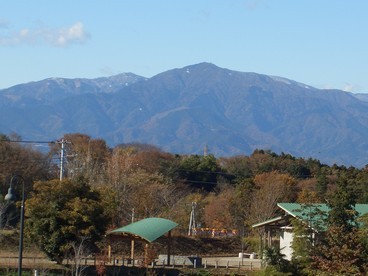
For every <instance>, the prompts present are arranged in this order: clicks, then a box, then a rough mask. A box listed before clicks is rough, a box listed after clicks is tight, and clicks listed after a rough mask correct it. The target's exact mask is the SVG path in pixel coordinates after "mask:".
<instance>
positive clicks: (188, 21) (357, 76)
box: [0, 0, 368, 93]
mask: <svg viewBox="0 0 368 276" xmlns="http://www.w3.org/2000/svg"><path fill="white" fill-rule="evenodd" d="M0 3H1V9H0V89H3V88H7V87H10V86H13V85H16V84H20V83H26V82H30V81H38V80H42V79H46V78H50V77H61V78H97V77H103V76H111V75H115V74H119V73H127V72H131V73H134V74H137V75H140V76H144V77H152V76H154V75H156V74H159V73H162V72H164V71H167V70H170V69H174V68H182V67H185V66H188V65H193V64H197V63H201V62H210V63H213V64H215V65H217V66H219V67H222V68H227V69H231V70H235V71H241V72H256V73H260V74H267V75H274V76H280V77H284V78H288V79H292V80H295V81H298V82H301V83H305V84H307V85H310V86H314V87H317V88H328V89H330V88H331V89H332V88H334V89H342V90H345V91H349V92H354V93H367V92H368V74H367V73H368V16H367V11H368V1H366V0H334V1H331V0H297V1H296V0H186V1H179V0H165V1H164V0H130V1H128V0H105V1H102V0H63V1H50V0H35V1H29V0H11V1H5V0H0Z"/></svg>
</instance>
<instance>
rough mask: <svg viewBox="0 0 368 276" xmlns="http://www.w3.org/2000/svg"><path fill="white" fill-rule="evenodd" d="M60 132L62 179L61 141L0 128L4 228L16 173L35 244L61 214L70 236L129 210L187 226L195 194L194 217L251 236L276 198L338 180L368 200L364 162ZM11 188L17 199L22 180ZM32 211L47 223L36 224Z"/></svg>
mask: <svg viewBox="0 0 368 276" xmlns="http://www.w3.org/2000/svg"><path fill="white" fill-rule="evenodd" d="M63 139H64V140H65V141H67V143H66V144H65V162H64V166H65V173H64V179H63V181H62V182H60V181H59V172H60V169H59V164H60V150H61V144H60V143H53V144H50V145H48V146H49V151H48V152H47V153H43V152H41V151H38V150H37V149H36V147H35V145H36V144H29V143H23V142H22V139H21V137H18V136H15V135H14V136H6V135H2V136H1V142H0V164H1V166H0V183H1V189H0V193H1V197H0V206H1V208H0V212H1V213H0V214H1V228H5V227H11V226H15V225H16V224H17V222H18V219H17V218H18V217H17V216H16V215H14V214H16V213H17V209H12V210H10V211H11V212H10V211H9V209H8V208H7V207H8V205H7V204H8V203H6V202H5V201H4V200H3V198H4V195H5V194H6V192H7V190H8V187H9V182H10V179H11V177H12V176H14V175H20V176H22V177H23V179H24V183H25V188H26V198H27V201H26V206H28V207H27V208H26V220H27V221H28V224H27V225H26V227H28V230H27V232H28V233H30V234H29V236H30V239H31V240H33V241H34V242H35V243H36V244H39V245H40V246H41V248H43V247H42V244H43V242H44V241H43V240H42V239H40V238H39V236H38V235H40V233H41V232H42V231H50V230H45V229H49V225H54V224H55V223H61V224H62V223H64V224H67V225H68V227H66V228H65V229H64V228H62V227H63V225H54V226H55V229H64V230H63V231H64V232H63V233H64V234H65V231H70V233H72V234H73V235H71V234H70V235H69V236H68V238H69V239H70V237H71V236H72V237H73V238H74V239H78V238H80V237H82V236H89V237H91V236H93V237H95V238H96V239H95V240H96V241H97V240H98V239H99V238H101V237H102V235H103V233H104V231H107V230H109V229H114V228H116V227H120V226H123V225H127V224H129V223H130V222H131V221H132V214H133V213H132V210H134V219H135V220H139V219H143V218H147V217H164V218H168V219H171V220H173V221H175V222H177V223H178V224H179V229H178V231H177V232H178V234H184V235H185V234H186V232H187V229H188V224H189V219H190V212H191V210H192V203H193V202H195V204H196V213H195V215H196V218H195V220H196V223H197V225H196V226H200V227H208V228H216V229H237V230H238V233H244V236H245V237H247V236H252V229H251V225H252V224H254V223H257V222H260V221H265V220H267V219H270V218H273V217H275V216H276V215H278V212H279V211H278V209H277V207H276V204H277V203H278V202H300V203H316V202H324V203H325V202H327V201H328V199H330V198H332V197H333V196H334V194H335V191H336V190H337V189H338V188H339V185H340V186H341V185H342V184H341V183H343V185H345V187H347V188H348V189H349V190H350V191H351V195H352V196H353V197H354V200H355V202H356V203H367V202H368V185H367V183H368V172H367V170H366V169H365V168H363V169H357V168H354V167H349V168H347V167H344V166H337V165H333V166H328V165H324V164H321V163H320V162H319V161H318V160H315V159H302V158H295V157H293V156H291V155H289V154H283V153H281V154H276V153H273V152H270V151H264V150H262V149H259V150H255V151H254V152H253V153H252V154H251V155H249V156H245V155H239V156H232V157H228V158H215V157H214V156H213V155H177V154H175V155H174V154H170V153H167V152H164V151H162V150H160V149H159V148H157V147H154V146H151V145H146V144H121V145H118V146H116V147H114V148H109V147H108V146H107V144H106V142H105V141H104V140H101V139H93V138H91V137H89V136H87V135H84V134H80V133H74V134H66V135H64V137H63ZM13 184H15V183H13ZM13 188H14V189H15V192H16V195H17V196H18V199H19V196H20V192H21V186H19V185H15V186H14V187H13ZM76 198H77V199H78V200H77V199H76ZM68 200H69V201H68ZM54 203H55V204H54ZM52 206H63V209H62V212H61V213H62V214H61V216H63V217H61V218H60V220H55V221H54V222H51V220H53V219H54V217H53V212H51V211H50V210H51V209H52V208H54V207H52ZM55 208H56V207H55ZM55 210H57V209H55ZM18 211H19V210H18ZM56 214H57V215H60V214H59V213H58V212H56V211H55V213H54V215H56ZM37 216H40V217H43V219H44V220H43V223H45V224H43V225H40V224H39V219H37V218H38V217H37ZM66 218H68V219H66ZM71 218H73V219H71ZM82 218H83V219H82ZM86 218H89V219H86ZM92 218H93V219H92ZM47 219H49V220H50V221H47ZM96 219H98V223H97V224H98V227H97V226H96ZM45 220H46V221H45ZM53 223H54V224H53ZM45 225H46V226H45ZM43 227H44V228H43ZM83 227H86V228H83ZM42 229H44V230H42ZM76 229H78V231H77V230H76ZM83 229H84V230H83ZM40 231H41V232H40ZM55 231H56V230H55ZM68 233H69V232H68ZM51 234H52V233H51ZM42 235H44V233H43V234H42ZM50 239H51V238H50ZM59 242H60V241H59ZM48 246H49V247H50V244H49V245H48ZM246 246H248V247H251V246H252V244H251V243H249V244H246ZM44 248H46V247H44ZM63 248H64V249H63ZM45 250H46V249H45ZM62 250H67V247H60V252H63V251H62ZM253 250H254V249H253ZM60 252H59V253H57V254H56V255H55V252H48V254H49V256H50V258H53V259H55V260H58V258H59V257H60V256H64V255H63V254H64V253H63V254H61V253H60ZM53 254H54V255H53Z"/></svg>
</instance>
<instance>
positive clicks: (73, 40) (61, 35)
mask: <svg viewBox="0 0 368 276" xmlns="http://www.w3.org/2000/svg"><path fill="white" fill-rule="evenodd" d="M89 37H90V35H89V33H88V32H86V31H85V29H84V26H83V24H82V23H81V22H76V23H75V24H74V25H72V26H70V27H67V28H59V29H47V28H38V29H27V28H24V29H21V30H19V31H16V32H14V31H13V32H11V31H9V32H8V33H7V34H5V35H4V34H0V46H14V45H19V44H36V43H42V42H46V43H48V44H50V45H53V46H56V47H67V46H69V45H71V44H82V43H84V42H86V41H87V40H88V39H89Z"/></svg>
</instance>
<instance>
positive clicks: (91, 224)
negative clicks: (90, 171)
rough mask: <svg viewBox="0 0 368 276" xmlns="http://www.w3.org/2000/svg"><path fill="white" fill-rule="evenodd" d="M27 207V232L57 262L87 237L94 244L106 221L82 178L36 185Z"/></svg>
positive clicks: (98, 204) (96, 196) (95, 193)
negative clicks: (73, 245)
mask: <svg viewBox="0 0 368 276" xmlns="http://www.w3.org/2000/svg"><path fill="white" fill-rule="evenodd" d="M26 206H27V207H26V229H27V230H26V233H28V235H29V236H30V239H31V240H32V241H33V242H35V243H36V244H37V245H38V246H39V248H40V249H41V250H42V251H43V252H44V253H45V254H46V255H47V256H48V257H49V258H50V259H51V260H54V261H57V262H58V263H61V262H62V260H63V258H64V256H65V255H66V254H70V253H71V251H72V250H71V246H70V245H71V244H72V243H73V242H81V240H82V239H83V238H85V237H88V238H89V239H88V241H89V242H90V244H91V245H93V243H94V242H96V241H97V240H99V239H100V238H101V237H102V235H103V234H104V232H105V230H106V226H107V222H108V221H107V218H106V217H105V216H104V215H103V213H104V212H103V211H104V210H103V206H102V204H101V203H100V195H99V193H97V192H95V191H93V190H91V188H90V186H89V185H88V184H86V182H85V180H84V179H74V180H64V181H59V180H51V181H43V182H36V183H35V184H34V191H33V192H32V197H31V198H30V199H28V200H27V201H26Z"/></svg>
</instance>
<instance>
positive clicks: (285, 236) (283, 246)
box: [280, 227, 294, 261]
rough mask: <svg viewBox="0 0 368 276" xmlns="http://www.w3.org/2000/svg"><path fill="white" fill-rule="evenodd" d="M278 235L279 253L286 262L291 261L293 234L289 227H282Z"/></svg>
mask: <svg viewBox="0 0 368 276" xmlns="http://www.w3.org/2000/svg"><path fill="white" fill-rule="evenodd" d="M281 230H282V231H281V235H280V253H281V254H284V255H285V259H286V260H289V261H290V260H291V257H292V255H293V249H292V248H291V244H292V242H293V238H294V234H293V232H292V230H293V229H292V228H291V227H282V228H281Z"/></svg>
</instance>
